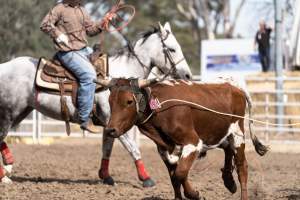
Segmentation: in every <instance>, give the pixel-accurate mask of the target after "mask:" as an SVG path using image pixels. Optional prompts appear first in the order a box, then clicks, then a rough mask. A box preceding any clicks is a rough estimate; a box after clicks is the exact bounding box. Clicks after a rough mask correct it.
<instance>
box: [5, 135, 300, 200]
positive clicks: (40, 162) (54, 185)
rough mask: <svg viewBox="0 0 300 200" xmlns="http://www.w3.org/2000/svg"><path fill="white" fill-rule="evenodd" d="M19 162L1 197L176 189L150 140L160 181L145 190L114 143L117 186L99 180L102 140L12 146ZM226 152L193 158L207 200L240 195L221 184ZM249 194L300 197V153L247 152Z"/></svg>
mask: <svg viewBox="0 0 300 200" xmlns="http://www.w3.org/2000/svg"><path fill="white" fill-rule="evenodd" d="M11 149H12V151H13V153H14V155H15V159H16V163H15V167H14V175H13V176H12V179H13V181H14V184H13V185H0V199H1V200H4V199H5V200H6V199H7V200H13V199H20V200H21V199H22V200H25V199H30V200H35V199H36V200H46V199H47V200H48V199H53V200H56V199H99V200H106V199H108V200H122V199H126V200H131V199H132V200H165V199H172V197H173V192H172V188H171V184H170V182H169V177H168V174H167V170H166V168H165V166H164V165H163V163H162V161H161V160H160V158H159V156H158V155H157V152H156V149H155V147H154V146H153V145H152V144H151V143H149V142H148V143H147V144H143V147H142V152H143V157H144V161H145V163H146V167H147V169H148V170H149V172H150V173H151V175H152V177H153V179H155V181H156V183H157V185H156V187H154V188H151V189H143V188H142V186H141V183H140V182H139V181H138V179H137V176H136V172H135V167H134V164H133V162H132V161H131V158H130V157H129V155H128V153H127V152H126V151H124V149H123V147H122V146H121V145H119V144H118V143H116V145H115V149H114V152H113V157H112V163H111V173H112V175H113V177H114V178H115V180H116V182H117V186H115V187H110V186H105V185H102V184H101V183H100V181H99V180H98V176H97V171H98V167H99V162H100V158H99V152H100V141H99V139H75V140H74V139H68V140H64V141H62V142H61V141H60V142H57V143H55V144H52V145H49V146H39V145H24V144H16V145H11ZM223 157H224V156H223V152H222V151H218V150H214V151H210V152H208V155H207V157H206V158H205V159H203V160H199V161H197V162H196V163H195V165H194V167H193V170H192V171H191V174H190V179H191V181H192V183H193V185H194V186H195V188H196V189H197V190H198V191H200V192H201V195H203V196H205V197H206V199H207V200H225V199H226V200H228V199H233V200H237V199H239V197H240V194H239V191H238V192H237V193H236V194H234V195H231V194H230V193H229V192H228V191H227V190H226V189H225V187H224V186H223V183H222V179H221V172H220V168H221V167H222V163H223ZM247 158H248V161H249V193H250V199H252V200H260V199H266V200H274V199H287V200H298V199H299V200H300V154H282V153H269V154H268V155H266V156H265V157H264V158H260V157H259V156H257V155H256V154H255V153H253V152H248V153H247Z"/></svg>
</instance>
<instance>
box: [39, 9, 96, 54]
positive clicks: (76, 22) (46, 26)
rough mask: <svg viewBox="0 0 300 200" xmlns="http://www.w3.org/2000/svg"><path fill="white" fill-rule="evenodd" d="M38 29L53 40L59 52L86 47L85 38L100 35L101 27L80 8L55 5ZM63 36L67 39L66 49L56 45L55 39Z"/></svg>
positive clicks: (61, 45)
mask: <svg viewBox="0 0 300 200" xmlns="http://www.w3.org/2000/svg"><path fill="white" fill-rule="evenodd" d="M40 29H41V30H42V31H43V32H45V33H47V34H48V35H50V36H51V38H53V40H54V43H55V48H56V49H57V50H59V51H73V50H79V49H82V48H84V47H86V46H87V43H88V42H87V40H86V36H87V35H88V36H95V35H97V34H98V33H101V31H102V29H101V25H100V22H99V23H95V22H93V21H92V20H91V17H90V16H89V14H88V13H87V11H86V10H85V9H84V8H83V7H81V6H76V7H71V6H69V5H67V4H63V3H59V4H57V5H56V6H55V7H54V8H53V9H52V10H50V12H49V13H48V14H47V15H46V17H45V18H44V19H43V22H42V24H41V27H40ZM60 34H65V35H66V36H67V37H68V38H69V45H68V47H66V46H64V45H63V44H58V43H57V42H56V41H55V39H56V38H57V37H58V36H59V35H60Z"/></svg>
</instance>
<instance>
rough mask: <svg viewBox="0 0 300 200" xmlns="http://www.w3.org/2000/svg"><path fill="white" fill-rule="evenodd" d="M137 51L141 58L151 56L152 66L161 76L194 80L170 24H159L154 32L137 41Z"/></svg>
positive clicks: (145, 34)
mask: <svg viewBox="0 0 300 200" xmlns="http://www.w3.org/2000/svg"><path fill="white" fill-rule="evenodd" d="M135 51H136V52H137V54H138V55H139V56H140V57H143V56H149V57H150V60H151V65H152V66H153V67H156V68H157V69H158V71H160V72H161V73H160V74H164V75H170V76H171V77H172V78H178V79H188V80H190V79H192V73H191V70H190V67H189V65H188V64H187V62H186V59H185V57H184V55H183V52H182V49H181V47H180V45H179V43H178V41H177V39H176V37H175V35H174V34H173V32H172V30H171V26H170V24H169V23H168V22H167V23H166V24H165V25H164V26H162V25H161V24H160V23H159V26H158V27H155V28H154V30H152V31H148V32H146V33H144V35H143V38H142V39H140V40H138V41H137V44H136V45H135Z"/></svg>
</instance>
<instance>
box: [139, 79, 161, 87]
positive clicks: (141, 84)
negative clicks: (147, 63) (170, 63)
mask: <svg viewBox="0 0 300 200" xmlns="http://www.w3.org/2000/svg"><path fill="white" fill-rule="evenodd" d="M157 82H159V80H158V79H157V78H153V79H141V80H139V88H145V87H148V86H150V85H152V84H155V83H157Z"/></svg>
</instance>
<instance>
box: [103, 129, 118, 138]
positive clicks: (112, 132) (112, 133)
mask: <svg viewBox="0 0 300 200" xmlns="http://www.w3.org/2000/svg"><path fill="white" fill-rule="evenodd" d="M104 134H106V135H108V136H109V137H113V138H116V137H118V136H117V132H116V129H114V128H105V130H104Z"/></svg>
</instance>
